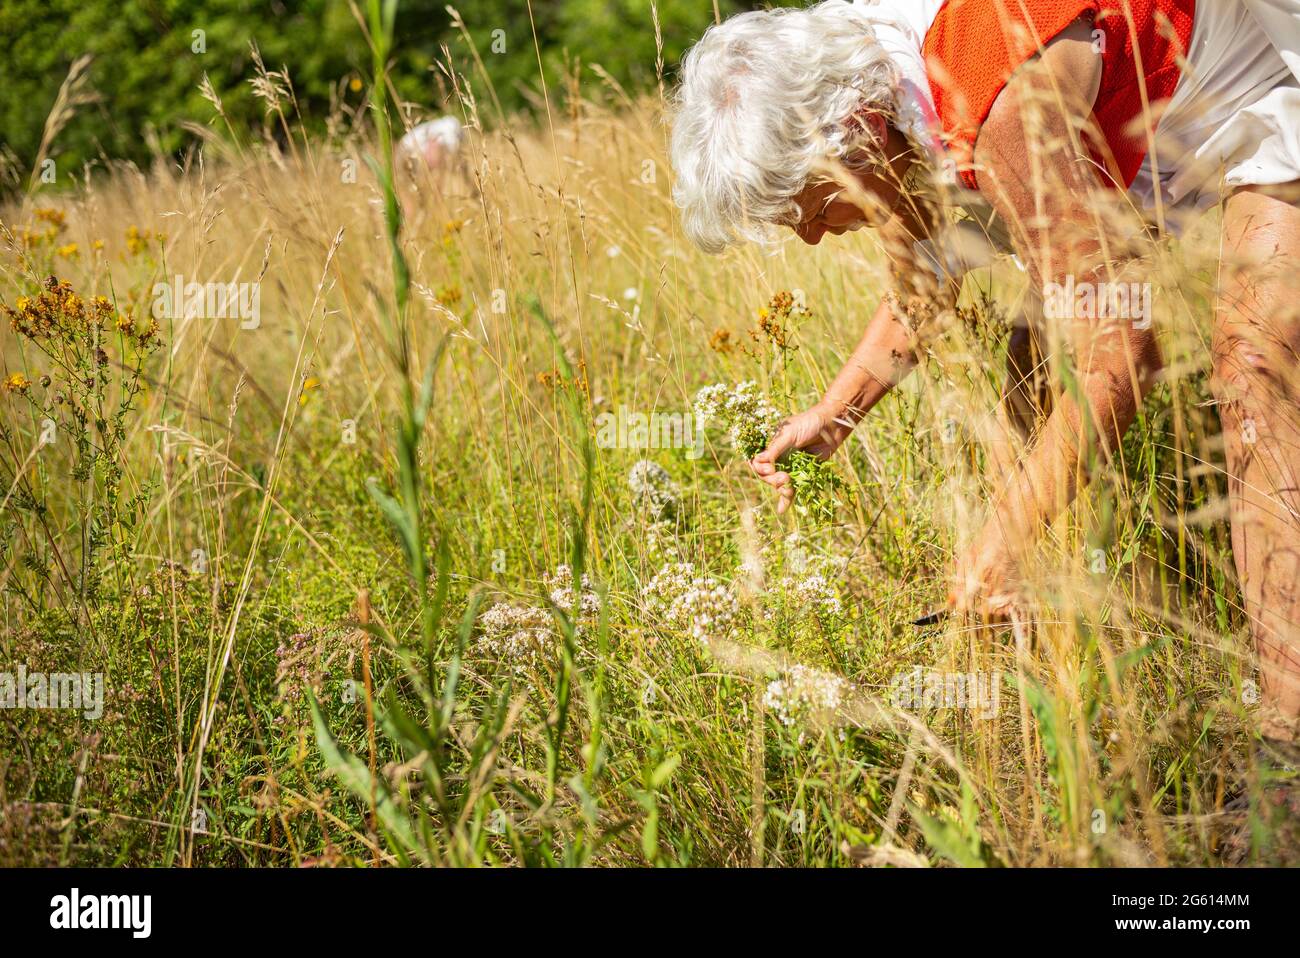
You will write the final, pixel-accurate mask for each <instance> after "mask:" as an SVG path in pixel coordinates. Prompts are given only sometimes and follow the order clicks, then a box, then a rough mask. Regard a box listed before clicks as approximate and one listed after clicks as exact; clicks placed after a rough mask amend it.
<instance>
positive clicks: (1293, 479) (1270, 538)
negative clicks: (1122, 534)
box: [1213, 188, 1300, 741]
mask: <svg viewBox="0 0 1300 958" xmlns="http://www.w3.org/2000/svg"><path fill="white" fill-rule="evenodd" d="M1295 196H1296V194H1295V192H1294V191H1293V192H1292V195H1291V197H1290V199H1291V200H1292V202H1288V201H1287V200H1285V199H1283V198H1281V194H1280V193H1279V194H1277V195H1268V194H1266V193H1265V192H1263V191H1262V190H1260V189H1254V188H1252V189H1246V190H1241V191H1239V192H1237V193H1236V194H1235V195H1234V196H1233V197H1232V198H1231V199H1230V200H1229V201H1228V203H1227V206H1226V208H1225V212H1224V223H1223V230H1224V268H1223V274H1222V277H1221V282H1220V291H1219V302H1218V308H1217V311H1216V318H1215V319H1216V321H1215V330H1214V338H1213V352H1214V389H1215V395H1216V397H1217V398H1218V401H1219V415H1220V418H1221V420H1222V423H1223V441H1224V448H1225V455H1226V459H1227V467H1228V474H1229V498H1230V510H1231V516H1232V551H1233V558H1234V561H1235V563H1236V566H1237V575H1238V577H1239V578H1240V580H1241V590H1242V594H1243V596H1244V599H1245V607H1246V615H1247V616H1248V618H1249V620H1250V628H1251V633H1252V635H1253V637H1254V640H1255V647H1256V651H1257V653H1258V656H1259V669H1260V680H1261V681H1260V685H1261V696H1260V706H1261V714H1260V719H1261V722H1260V729H1261V731H1262V732H1263V734H1264V735H1265V737H1267V738H1272V739H1277V740H1282V741H1294V740H1296V739H1297V737H1298V732H1300V722H1298V721H1297V720H1298V718H1300V271H1298V270H1297V265H1298V264H1300V207H1297V206H1296V205H1293V203H1294V201H1295Z"/></svg>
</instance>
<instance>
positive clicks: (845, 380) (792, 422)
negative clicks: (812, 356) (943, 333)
mask: <svg viewBox="0 0 1300 958" xmlns="http://www.w3.org/2000/svg"><path fill="white" fill-rule="evenodd" d="M915 367H916V357H915V354H914V352H913V348H912V336H911V333H910V332H909V331H908V329H907V326H906V325H905V324H904V323H903V322H902V321H901V320H900V319H899V318H898V316H897V314H896V313H895V312H894V308H893V306H892V305H891V303H890V297H886V298H885V299H884V300H882V301H881V303H880V306H879V307H878V308H877V309H876V314H875V316H874V317H872V320H871V322H870V323H869V324H868V326H867V329H866V332H864V333H863V334H862V339H861V340H860V341H859V342H858V345H857V346H856V347H855V348H854V350H853V353H852V354H851V355H850V356H849V359H848V362H846V363H845V364H844V367H843V368H842V369H841V370H840V371H839V374H838V375H836V377H835V379H834V380H833V381H832V382H831V384H830V386H828V387H827V389H826V392H825V394H824V395H823V396H822V399H821V401H820V402H818V403H817V405H815V406H813V407H812V408H811V409H808V410H806V411H805V412H801V413H798V414H796V415H794V416H791V417H790V418H788V419H786V420H785V421H784V422H783V423H782V424H781V428H780V429H778V430H777V433H776V435H775V436H773V437H772V441H771V442H770V443H768V446H767V448H766V449H764V450H763V451H762V452H760V453H759V454H758V455H757V456H755V457H754V458H753V459H752V460H750V463H749V466H750V468H751V469H752V470H753V471H754V474H755V475H757V476H758V477H759V478H760V479H762V480H763V481H764V482H766V483H767V484H768V485H769V486H771V487H772V488H773V489H774V490H776V493H777V503H776V509H777V512H778V513H781V512H785V510H786V509H788V508H789V507H790V503H792V502H793V501H794V485H793V484H792V482H791V481H790V474H789V473H787V472H786V471H785V470H783V469H782V468H781V467H780V466H779V465H778V460H780V458H781V457H782V456H784V455H785V454H786V453H787V452H789V451H790V450H792V449H803V450H805V451H807V452H810V453H812V454H813V455H816V456H822V457H823V458H827V457H829V456H831V455H832V454H833V453H834V452H835V450H836V449H838V448H839V447H840V445H841V444H842V443H843V442H844V440H845V439H846V438H848V435H849V433H850V432H851V431H852V430H853V427H854V426H855V425H857V423H858V421H859V420H861V419H862V417H863V416H865V415H866V414H867V413H868V412H869V411H870V410H871V407H872V406H874V405H875V404H876V403H878V402H879V401H880V400H881V398H882V397H884V395H885V394H886V393H887V392H889V390H890V389H892V388H893V387H894V386H895V385H897V384H898V383H899V382H901V381H902V380H903V379H904V378H906V376H907V374H908V373H910V372H911V371H912V370H913V369H914V368H915Z"/></svg>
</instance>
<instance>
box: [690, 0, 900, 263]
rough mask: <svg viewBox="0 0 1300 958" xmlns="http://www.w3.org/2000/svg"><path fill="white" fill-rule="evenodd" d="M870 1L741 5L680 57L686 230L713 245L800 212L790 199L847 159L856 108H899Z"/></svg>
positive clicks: (854, 140)
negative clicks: (827, 166)
mask: <svg viewBox="0 0 1300 958" xmlns="http://www.w3.org/2000/svg"><path fill="white" fill-rule="evenodd" d="M870 9H871V8H870V7H869V6H867V5H865V4H863V3H849V2H846V0H825V2H823V3H818V4H816V5H815V6H812V7H807V8H805V9H789V8H778V9H774V10H759V11H753V12H750V13H742V14H739V15H737V16H734V17H732V18H731V19H729V20H727V21H725V22H723V23H720V24H717V25H715V26H713V27H710V28H709V30H707V31H706V32H705V34H704V36H703V37H701V38H700V41H699V42H698V43H697V44H695V46H693V47H692V48H691V49H690V51H689V52H688V53H687V54H686V56H685V58H684V59H683V61H682V70H681V81H680V84H679V86H678V89H677V93H676V96H675V102H674V107H675V109H674V117H673V132H672V162H673V169H674V173H675V175H676V181H675V183H674V185H673V200H674V201H675V202H676V204H677V206H678V207H680V208H681V210H682V221H683V226H684V227H685V230H686V234H687V236H689V237H690V239H691V240H692V241H693V242H694V243H695V244H696V245H697V246H699V247H700V248H701V249H703V250H706V251H707V252H710V253H716V252H721V251H722V250H723V249H725V248H726V247H727V246H729V245H731V244H733V243H736V242H739V241H741V240H746V239H761V238H762V237H763V236H764V235H765V234H766V229H765V227H766V225H767V224H770V223H774V222H778V221H782V220H786V219H789V218H794V219H797V218H798V217H799V216H801V215H802V213H801V211H800V210H799V209H798V206H797V204H796V203H795V202H794V197H795V196H797V195H798V194H799V193H800V191H802V190H803V188H804V187H805V186H806V185H808V184H809V182H811V181H812V178H813V176H814V174H815V173H816V171H817V170H818V169H819V167H822V166H823V165H824V163H825V162H826V161H827V160H828V159H833V160H838V161H839V162H841V163H844V164H845V165H846V166H850V167H851V166H852V164H853V161H854V159H855V153H856V152H857V151H856V147H857V146H858V145H859V142H860V140H861V137H862V132H863V131H862V128H861V126H860V125H858V124H856V123H853V122H851V118H852V117H853V115H854V114H855V113H858V112H859V111H862V110H864V109H865V110H876V111H880V112H882V113H884V114H886V116H887V117H890V118H892V117H893V116H894V115H895V112H896V91H897V85H898V75H897V72H896V70H895V68H894V64H893V62H892V60H891V59H890V57H889V55H888V54H887V53H886V52H885V50H884V49H882V48H881V46H880V45H879V44H878V43H877V42H876V39H875V34H874V33H873V31H872V19H871V16H870V13H869V11H870Z"/></svg>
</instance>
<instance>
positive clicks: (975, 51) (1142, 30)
mask: <svg viewBox="0 0 1300 958" xmlns="http://www.w3.org/2000/svg"><path fill="white" fill-rule="evenodd" d="M1089 15H1091V17H1092V20H1093V27H1094V32H1093V41H1094V46H1095V47H1097V48H1099V49H1100V52H1101V58H1102V74H1101V89H1100V90H1099V91H1098V93H1097V102H1096V104H1095V105H1094V107H1093V111H1092V115H1093V118H1094V120H1095V121H1096V123H1097V126H1098V128H1099V129H1100V131H1101V134H1102V136H1103V138H1104V139H1105V143H1104V144H1100V143H1094V144H1092V145H1091V149H1092V154H1093V157H1094V158H1095V159H1096V160H1097V162H1098V163H1099V164H1100V165H1101V167H1102V169H1104V170H1105V171H1106V175H1104V176H1103V179H1105V180H1108V181H1109V184H1110V185H1112V186H1115V187H1117V188H1121V189H1127V188H1128V186H1129V184H1131V183H1132V182H1133V178H1134V177H1135V176H1136V175H1137V172H1138V170H1139V169H1140V168H1141V166H1142V161H1143V159H1145V157H1146V153H1147V146H1148V144H1147V133H1146V123H1145V122H1144V119H1143V118H1144V109H1143V106H1144V104H1143V99H1144V96H1145V100H1146V105H1147V107H1148V108H1149V109H1150V108H1155V107H1156V106H1157V105H1158V104H1159V103H1160V102H1161V101H1165V100H1168V99H1169V98H1170V97H1172V96H1173V94H1174V88H1175V87H1176V86H1177V85H1178V80H1179V77H1180V76H1181V75H1182V68H1181V66H1180V62H1179V61H1180V59H1182V58H1184V57H1185V56H1186V52H1187V48H1188V46H1189V44H1190V43H1191V37H1192V22H1193V20H1194V18H1195V15H1196V0H946V2H945V3H944V5H943V7H942V8H940V10H939V13H938V15H937V16H936V17H935V19H934V23H932V24H931V25H930V29H929V31H928V32H927V33H926V35H925V42H924V43H923V45H922V47H921V53H922V55H923V56H924V57H925V63H926V73H927V75H928V76H929V80H930V90H931V92H932V93H933V95H934V105H935V110H936V112H937V113H938V115H939V122H940V124H941V126H942V128H943V134H944V140H945V142H946V143H947V145H948V148H949V149H950V150H951V151H952V154H953V158H954V159H955V160H956V161H957V172H958V175H959V176H960V177H961V179H962V182H963V183H965V184H966V185H967V186H968V187H970V188H971V189H977V188H978V187H977V185H976V182H975V170H974V169H973V168H972V156H973V153H974V149H975V138H976V137H977V136H978V135H979V131H980V127H981V126H982V125H983V124H984V121H985V119H987V118H988V115H989V110H991V109H992V108H993V101H994V100H995V99H997V96H998V94H999V93H1001V92H1002V88H1003V87H1004V86H1006V84H1007V80H1008V79H1009V78H1010V76H1011V74H1012V73H1013V72H1014V71H1015V70H1016V69H1017V68H1018V67H1020V66H1021V65H1022V64H1024V63H1026V62H1027V61H1028V60H1029V59H1030V58H1032V57H1033V56H1034V55H1036V54H1037V53H1038V52H1039V51H1040V50H1041V49H1042V48H1043V46H1044V45H1045V44H1046V43H1047V42H1048V41H1049V40H1051V39H1052V38H1053V37H1055V36H1056V35H1057V34H1059V33H1060V32H1061V31H1062V30H1064V29H1065V28H1066V27H1068V26H1069V25H1070V24H1071V23H1073V22H1074V21H1075V20H1078V19H1079V18H1081V17H1085V16H1089ZM1153 115H1155V116H1158V113H1156V114H1153Z"/></svg>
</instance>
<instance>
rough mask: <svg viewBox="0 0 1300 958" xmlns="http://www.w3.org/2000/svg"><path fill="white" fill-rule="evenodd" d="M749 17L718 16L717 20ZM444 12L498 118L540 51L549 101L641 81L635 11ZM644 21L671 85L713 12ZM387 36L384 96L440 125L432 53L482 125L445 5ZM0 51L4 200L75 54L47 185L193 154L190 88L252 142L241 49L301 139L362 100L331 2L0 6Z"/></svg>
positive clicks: (338, 0)
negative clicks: (66, 116)
mask: <svg viewBox="0 0 1300 958" xmlns="http://www.w3.org/2000/svg"><path fill="white" fill-rule="evenodd" d="M453 5H454V4H453ZM751 5H752V4H748V3H744V2H740V0H718V4H717V7H718V13H719V14H720V15H721V16H724V17H725V16H727V15H729V14H731V13H733V12H735V11H736V10H737V9H740V8H742V7H748V6H751ZM458 9H459V11H460V16H461V17H462V19H463V21H464V24H465V31H466V32H467V33H468V35H469V37H470V39H471V40H472V42H473V44H474V47H475V48H476V50H477V53H478V56H479V57H480V58H481V59H482V61H483V64H484V68H485V70H486V73H487V77H488V79H489V80H490V81H491V83H492V86H493V88H494V90H495V91H496V94H497V97H498V98H499V99H500V101H501V103H502V107H503V109H504V110H505V111H506V112H507V113H510V112H513V111H516V110H519V109H526V108H528V107H530V106H535V105H536V103H537V102H539V100H538V97H539V94H540V90H541V84H540V82H539V72H538V57H539V51H540V58H541V61H542V63H543V64H544V66H545V76H546V81H547V84H548V85H549V86H550V88H551V89H552V90H553V91H554V90H555V88H556V87H557V86H558V85H561V84H562V83H563V82H564V80H565V78H566V77H567V76H570V75H574V74H576V75H577V76H578V77H579V78H580V80H581V82H583V83H584V84H586V85H588V88H591V86H592V85H595V84H598V83H600V82H601V81H600V79H599V77H598V76H597V74H596V72H595V71H593V70H591V69H590V67H591V65H592V64H599V65H600V66H601V67H603V68H604V69H605V70H607V71H608V72H609V74H610V75H611V76H613V77H614V78H615V79H616V80H617V81H618V82H619V83H620V84H623V85H624V86H625V87H626V88H628V89H629V91H633V92H634V91H637V90H641V89H646V88H649V87H651V86H653V84H654V83H655V81H656V69H655V60H656V40H655V30H654V26H653V20H652V17H651V3H650V0H533V2H532V4H531V8H530V4H529V0H463V2H462V3H461V4H460V5H459V6H458ZM656 9H657V12H658V19H659V24H660V32H661V37H662V41H663V57H664V61H665V69H666V70H669V71H671V69H672V67H673V65H674V64H675V63H676V62H677V60H678V59H679V58H680V56H681V54H682V53H683V51H684V50H685V49H686V48H687V47H688V46H689V45H690V44H691V43H692V42H693V41H694V40H695V39H696V38H698V36H699V35H700V33H701V32H703V30H704V29H705V28H706V27H707V26H708V25H709V24H710V23H711V22H712V21H713V18H714V3H713V2H712V0H661V2H658V3H657V4H656ZM534 32H535V36H536V45H535V44H534ZM397 36H398V46H397V50H396V53H395V63H394V69H393V80H394V83H395V84H396V86H397V89H398V92H399V94H400V95H401V96H402V97H403V98H404V99H406V100H409V101H411V102H413V103H415V104H418V105H419V106H420V107H422V108H423V109H424V110H425V111H426V112H437V111H439V110H442V109H446V108H451V109H455V104H452V103H446V102H440V101H442V100H443V98H444V97H445V95H446V92H447V87H446V84H445V82H444V81H443V78H442V76H441V74H440V73H439V71H438V70H437V69H436V68H435V67H434V64H435V62H437V61H439V60H441V59H442V48H443V47H444V46H445V47H446V48H447V49H448V50H450V52H451V55H452V57H453V58H454V60H455V62H456V64H457V68H458V70H460V71H462V72H465V73H467V74H468V75H469V76H470V79H471V84H472V86H473V87H474V88H475V91H476V97H477V98H478V101H479V104H480V110H481V113H482V114H483V118H484V120H485V121H487V122H489V123H490V122H492V121H493V120H494V119H495V116H494V110H493V109H492V108H489V107H488V104H490V103H491V97H490V96H488V94H487V92H486V91H485V90H484V89H483V77H482V76H481V75H479V74H478V73H477V71H475V70H474V69H473V68H472V62H473V61H472V55H471V51H470V50H469V49H468V47H467V45H466V43H465V39H464V36H463V35H462V34H461V32H460V31H459V30H458V29H456V28H455V26H454V25H453V23H452V20H451V17H450V15H449V14H448V12H447V9H446V0H403V2H402V3H401V5H400V7H399V14H398V29H397ZM0 40H2V41H3V42H4V44H5V46H6V47H7V48H8V51H9V52H8V56H7V57H6V58H5V63H6V68H7V69H6V71H5V82H4V83H3V84H0V142H2V143H3V146H4V149H5V151H6V153H7V154H8V155H9V156H10V158H11V162H12V163H13V165H14V167H15V169H14V171H13V172H12V174H11V180H10V184H9V185H11V186H12V185H18V184H22V183H25V182H26V181H27V178H28V176H29V175H30V173H31V169H32V165H33V164H34V163H35V160H36V157H37V153H38V150H39V147H40V143H41V138H42V131H43V129H44V126H45V122H46V118H47V116H48V114H49V112H50V109H51V107H52V106H53V104H54V102H55V99H56V97H57V95H58V91H59V87H60V84H61V83H62V82H63V80H64V78H65V77H66V76H67V73H68V69H69V67H70V66H71V64H72V63H73V62H74V61H75V60H76V58H77V57H79V56H81V55H83V54H89V55H90V56H91V57H93V60H92V62H91V65H90V68H89V72H88V83H87V88H88V89H89V90H90V91H93V93H94V94H95V95H96V100H95V102H93V103H91V104H89V105H85V106H82V107H81V108H80V109H79V110H78V111H77V112H76V114H75V115H73V116H72V118H71V119H70V120H69V121H68V123H67V125H66V126H65V127H64V128H63V129H62V131H61V132H60V133H59V135H58V137H57V139H56V140H55V142H54V144H53V146H52V148H51V150H50V155H51V156H52V157H53V158H54V159H55V161H56V164H57V166H56V169H57V171H58V173H59V177H58V180H57V181H62V182H66V179H65V178H66V177H67V176H68V175H79V174H80V172H81V170H82V168H83V167H84V165H85V164H87V163H93V162H94V161H96V160H101V159H116V158H122V159H129V160H134V161H137V162H139V161H143V160H146V159H147V158H148V157H149V155H150V153H151V151H152V149H153V146H154V145H155V144H156V146H157V148H158V149H160V150H161V151H162V152H164V153H166V154H176V153H178V152H179V151H181V150H183V149H185V148H186V146H187V145H189V144H191V143H193V142H194V140H195V135H194V133H193V132H192V131H189V130H187V129H186V128H185V124H186V123H193V124H199V125H215V124H216V122H217V117H216V112H215V110H214V108H213V107H212V105H211V104H209V103H208V102H207V101H206V100H205V99H204V98H203V96H202V95H201V94H200V92H199V87H200V83H201V82H202V80H203V77H204V76H205V75H206V76H207V77H208V80H209V82H210V83H211V85H212V88H213V90H214V91H215V92H216V94H217V95H218V96H219V97H220V98H221V101H222V103H223V105H224V109H225V111H226V114H227V115H228V116H229V117H230V119H231V122H232V124H233V125H234V127H235V129H236V131H237V133H238V135H240V136H244V135H246V133H248V132H250V131H251V132H256V131H257V130H258V129H260V128H262V126H263V124H265V123H266V122H267V120H266V109H265V104H264V103H263V102H262V101H260V100H259V99H258V98H257V97H255V96H254V94H253V89H252V86H251V85H250V83H249V80H250V79H252V77H253V76H254V67H253V58H252V53H251V51H252V48H253V46H254V45H256V47H257V49H258V50H260V52H261V56H262V59H263V61H264V62H265V64H266V66H267V68H268V69H270V70H279V69H281V67H284V68H285V69H286V70H287V72H288V75H289V77H290V79H291V81H292V85H293V91H294V94H295V96H296V98H297V101H298V103H299V106H300V109H301V112H302V113H303V115H304V118H305V119H306V120H307V121H308V122H309V123H310V124H316V125H323V121H324V118H325V116H326V115H327V113H328V111H329V110H330V108H331V105H332V104H334V103H343V104H348V105H351V106H353V107H359V106H361V105H362V104H363V102H364V96H365V89H366V86H365V81H366V79H367V77H366V74H365V70H366V64H367V58H366V52H365V49H366V48H365V42H364V39H363V37H362V34H361V30H360V27H359V26H358V24H357V22H356V19H355V18H354V16H353V15H352V11H351V10H350V9H349V5H348V3H347V2H346V0H297V2H293V0H270V2H252V0H134V2H127V3H121V2H118V0H4V3H3V5H0Z"/></svg>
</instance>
